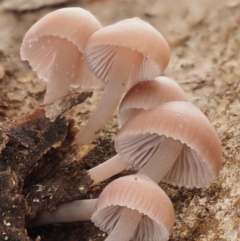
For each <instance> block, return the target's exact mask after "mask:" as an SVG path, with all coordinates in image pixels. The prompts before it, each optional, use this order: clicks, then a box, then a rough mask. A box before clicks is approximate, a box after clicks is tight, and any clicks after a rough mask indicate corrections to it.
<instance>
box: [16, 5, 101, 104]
mask: <svg viewBox="0 0 240 241" xmlns="http://www.w3.org/2000/svg"><path fill="white" fill-rule="evenodd" d="M100 28H101V24H100V23H99V22H98V20H97V19H96V18H95V17H94V16H93V15H92V14H91V13H90V12H88V11H86V10H84V9H82V8H77V7H75V8H63V9H59V10H56V11H54V12H51V13H49V14H47V15H46V16H44V17H43V18H42V19H40V20H39V21H38V22H36V23H35V24H34V25H33V26H32V27H31V28H30V29H29V30H28V32H27V33H26V35H25V36H24V39H23V42H22V46H21V50H20V55H21V58H22V60H27V61H28V62H29V64H30V66H31V67H32V69H33V70H34V71H36V73H37V75H38V77H39V78H40V79H42V80H44V81H45V82H47V91H46V95H45V98H44V103H45V104H48V103H51V102H53V101H54V100H56V99H58V98H60V97H62V96H64V95H66V94H67V92H68V89H69V86H71V87H79V86H81V87H82V88H84V89H90V88H92V89H96V88H101V87H102V83H101V81H99V80H98V79H96V77H95V76H94V75H93V74H92V73H91V71H90V70H89V68H88V67H87V65H86V64H85V62H84V60H83V50H84V48H85V46H86V44H87V40H88V38H89V37H90V36H91V35H92V34H93V33H94V32H95V31H97V30H99V29H100Z"/></svg>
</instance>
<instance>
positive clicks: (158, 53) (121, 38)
mask: <svg viewBox="0 0 240 241" xmlns="http://www.w3.org/2000/svg"><path fill="white" fill-rule="evenodd" d="M121 48H127V49H129V51H135V54H136V55H139V57H138V61H137V62H136V63H135V64H134V65H135V69H134V71H133V73H132V77H131V81H132V83H128V85H129V86H132V85H133V84H135V83H136V82H138V81H141V80H150V79H153V78H155V77H157V76H159V75H160V74H161V73H162V72H163V71H164V69H165V68H166V66H167V64H168V62H169V58H170V50H169V46H168V44H167V42H166V40H165V39H164V38H163V36H162V35H161V34H160V33H159V32H158V31H157V30H156V29H155V28H154V27H152V26H151V25H150V24H148V23H146V22H144V21H142V20H141V19H139V18H132V19H126V20H123V21H120V22H117V23H116V24H113V25H110V26H107V27H104V28H102V29H100V30H99V31H97V32H95V33H94V34H93V35H92V36H91V38H90V39H89V40H88V44H87V47H86V50H85V58H86V62H87V64H88V65H89V67H90V68H91V70H92V71H93V72H94V73H95V75H96V76H97V77H98V78H99V79H101V80H102V81H103V82H104V83H106V82H107V81H108V79H109V75H110V72H111V70H112V65H113V63H114V59H115V57H116V55H117V54H118V51H121ZM125 64H126V65H129V64H131V59H129V60H128V61H126V62H125Z"/></svg>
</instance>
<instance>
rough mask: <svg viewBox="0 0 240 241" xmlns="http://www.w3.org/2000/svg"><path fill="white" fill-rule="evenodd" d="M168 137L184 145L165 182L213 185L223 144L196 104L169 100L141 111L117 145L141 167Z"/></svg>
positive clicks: (132, 162)
mask: <svg viewBox="0 0 240 241" xmlns="http://www.w3.org/2000/svg"><path fill="white" fill-rule="evenodd" d="M164 137H171V138H173V139H175V140H180V141H181V142H182V143H183V144H184V145H183V148H182V151H181V152H180V154H179V156H178V158H177V159H176V161H175V163H174V165H173V166H172V168H171V169H170V171H169V172H168V173H167V174H166V176H165V177H164V179H163V181H166V182H169V183H172V184H174V185H178V186H186V187H204V186H208V185H210V184H211V182H212V181H213V179H214V178H215V177H216V176H217V175H218V173H219V171H220V168H221V166H222V148H221V143H220V140H219V137H218V135H217V133H216V131H215V129H214V128H213V126H212V125H211V124H210V122H209V120H208V119H207V117H206V116H205V115H204V114H203V113H202V112H201V111H200V110H199V109H198V108H197V107H195V106H194V105H193V104H192V103H189V102H182V101H175V102H168V103H165V104H163V105H160V106H158V107H155V108H152V109H150V110H146V111H143V112H141V113H139V114H138V115H136V116H135V117H133V118H132V119H130V120H129V121H128V122H126V123H125V124H124V125H123V127H122V128H121V130H120V131H119V133H118V136H117V138H116V142H115V147H116V150H117V152H118V153H119V155H121V157H122V158H123V159H124V160H125V161H127V162H128V163H129V164H130V165H132V166H134V167H136V168H137V169H140V168H141V167H143V166H144V165H145V164H146V163H147V161H148V160H150V158H151V157H152V155H153V154H154V152H155V151H156V150H157V148H158V146H159V145H161V142H162V141H163V139H164ZM166 162H167V160H166Z"/></svg>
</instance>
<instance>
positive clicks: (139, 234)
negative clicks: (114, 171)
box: [92, 175, 175, 241]
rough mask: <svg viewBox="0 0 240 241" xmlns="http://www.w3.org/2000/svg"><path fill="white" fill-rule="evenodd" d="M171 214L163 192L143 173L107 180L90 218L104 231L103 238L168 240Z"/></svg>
mask: <svg viewBox="0 0 240 241" xmlns="http://www.w3.org/2000/svg"><path fill="white" fill-rule="evenodd" d="M174 220H175V214H174V209H173V205H172V203H171V201H170V199H169V198H168V196H167V195H166V194H165V192H164V191H163V190H162V189H161V188H160V187H159V186H158V185H157V184H156V183H155V182H153V181H152V180H151V179H150V178H148V177H146V176H144V175H130V176H125V177H121V178H118V179H116V180H115V181H113V182H111V183H110V184H109V185H108V186H107V187H105V189H104V190H103V192H102V193H101V194H100V196H99V198H98V201H97V203H96V205H95V208H94V212H93V215H92V221H93V222H94V224H95V225H96V226H98V227H99V228H100V229H101V230H103V231H105V232H108V233H109V236H108V238H107V239H106V241H129V240H130V239H131V238H132V239H131V240H138V241H145V240H158V241H166V240H168V239H169V236H170V234H171V233H172V230H173V225H174Z"/></svg>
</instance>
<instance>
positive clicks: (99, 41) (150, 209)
mask: <svg viewBox="0 0 240 241" xmlns="http://www.w3.org/2000/svg"><path fill="white" fill-rule="evenodd" d="M21 57H22V59H23V60H27V61H28V62H29V64H30V65H31V67H32V68H33V70H34V71H36V72H37V74H38V76H39V78H41V79H43V80H44V81H46V82H47V91H46V95H45V99H44V103H45V104H48V103H51V102H52V101H54V100H56V99H58V98H60V97H62V96H64V95H66V94H67V93H68V89H69V87H70V86H72V87H81V88H83V89H96V88H103V87H104V91H103V95H102V98H101V100H100V101H99V103H98V105H97V107H96V109H95V110H94V111H93V113H92V116H91V117H90V119H89V120H88V122H87V123H86V125H85V126H84V127H83V128H82V129H81V130H80V131H79V133H78V134H77V135H76V138H75V141H74V143H73V144H82V145H86V144H90V143H92V141H93V140H95V139H96V137H97V135H98V133H99V132H100V131H101V130H102V129H103V128H104V126H105V124H106V123H107V122H108V120H110V118H111V116H112V114H113V113H114V111H115V110H116V108H117V106H118V105H119V103H120V106H119V110H118V121H119V132H118V134H117V135H116V140H115V148H116V151H117V153H118V154H117V155H116V156H114V157H112V158H110V159H109V160H107V161H106V162H104V163H102V164H100V165H98V166H96V167H94V168H92V169H90V170H88V173H89V176H90V178H91V179H92V180H93V184H96V183H99V182H101V181H103V180H106V179H108V178H109V177H111V176H113V175H115V174H117V173H119V172H121V171H123V170H125V169H126V168H127V167H128V166H132V167H133V168H135V169H136V170H138V173H137V174H135V175H129V176H125V177H121V178H118V179H116V180H114V181H113V182H111V183H110V184H109V185H108V186H107V187H106V188H105V189H104V190H103V192H102V193H101V194H100V196H99V198H98V199H92V200H79V201H75V202H71V203H66V204H62V205H61V206H59V207H58V208H57V209H56V210H54V211H52V212H50V211H48V210H45V211H43V212H42V213H39V214H38V215H37V217H36V218H35V220H33V223H32V224H33V225H34V226H38V225H44V224H48V223H56V222H72V221H77V220H89V219H91V220H92V221H93V222H94V224H95V225H96V226H98V227H99V228H100V229H102V230H104V231H106V232H107V233H109V236H108V237H107V239H106V240H107V241H110V240H112V241H113V240H114V241H120V240H121V241H129V240H138V241H143V240H149V241H151V240H161V241H166V240H168V238H169V236H170V235H171V232H172V230H173V226H174V209H173V205H172V203H171V201H170V199H169V198H168V196H167V195H166V193H165V192H164V191H163V190H162V189H161V188H160V186H159V185H158V183H160V182H161V181H164V182H168V183H171V184H173V185H178V186H185V187H189V188H192V187H198V188H200V187H206V186H209V185H210V184H211V183H212V182H213V180H214V179H215V178H216V176H217V175H218V173H219V171H220V168H221V165H222V152H221V143H220V140H219V138H218V135H217V133H216V131H215V129H214V128H213V126H212V125H211V124H210V122H209V120H208V119H207V117H206V116H205V115H204V114H203V113H202V112H201V111H200V110H199V109H198V108H197V107H196V106H194V105H193V104H192V103H190V102H188V99H187V97H186V95H185V93H184V92H183V90H182V89H181V88H180V86H179V85H178V84H177V83H176V82H175V81H174V80H172V79H170V78H168V77H163V76H160V75H161V74H162V73H163V71H164V69H165V68H166V67H167V65H168V62H169V58H170V51H169V47H168V44H167V42H166V40H165V39H164V38H163V36H162V35H161V34H160V33H159V32H158V31H157V30H156V29H155V28H153V27H152V26H151V25H150V24H148V23H146V22H144V21H142V20H141V19H139V18H133V19H126V20H123V21H120V22H118V23H115V24H112V25H110V26H107V27H102V26H101V24H100V23H99V21H98V20H97V19H96V18H95V17H94V16H93V15H92V14H91V13H89V12H88V11H86V10H84V9H81V8H64V9H60V10H57V11H54V12H52V13H50V14H48V15H46V16H45V17H43V18H42V19H40V20H39V21H38V22H37V23H36V24H34V25H33V26H32V27H31V28H30V30H29V31H28V32H27V34H26V35H25V37H24V39H23V44H22V47H21ZM124 93H125V95H124V97H123V94H124ZM122 97H123V98H122ZM121 99H122V100H121Z"/></svg>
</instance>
